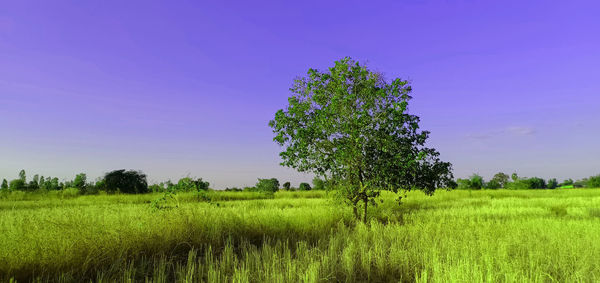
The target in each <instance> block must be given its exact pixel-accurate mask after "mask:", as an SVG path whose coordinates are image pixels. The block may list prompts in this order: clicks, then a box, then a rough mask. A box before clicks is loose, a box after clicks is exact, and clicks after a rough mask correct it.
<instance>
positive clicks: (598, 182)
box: [587, 175, 600, 188]
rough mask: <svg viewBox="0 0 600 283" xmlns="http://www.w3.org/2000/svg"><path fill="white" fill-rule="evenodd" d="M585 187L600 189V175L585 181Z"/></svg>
mask: <svg viewBox="0 0 600 283" xmlns="http://www.w3.org/2000/svg"><path fill="white" fill-rule="evenodd" d="M587 187H590V188H600V175H596V176H592V177H590V178H589V179H588V181H587Z"/></svg>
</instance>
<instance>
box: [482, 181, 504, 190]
mask: <svg viewBox="0 0 600 283" xmlns="http://www.w3.org/2000/svg"><path fill="white" fill-rule="evenodd" d="M501 187H502V185H500V183H499V182H498V181H497V180H495V179H492V180H490V181H489V182H487V183H486V184H485V188H486V189H490V190H497V189H499V188H501Z"/></svg>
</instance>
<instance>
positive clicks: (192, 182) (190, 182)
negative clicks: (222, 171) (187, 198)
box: [175, 177, 210, 192]
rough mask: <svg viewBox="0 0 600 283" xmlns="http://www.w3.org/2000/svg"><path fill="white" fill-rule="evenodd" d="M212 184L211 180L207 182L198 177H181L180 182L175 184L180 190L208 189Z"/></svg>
mask: <svg viewBox="0 0 600 283" xmlns="http://www.w3.org/2000/svg"><path fill="white" fill-rule="evenodd" d="M209 186H210V183H209V182H205V181H203V180H202V178H198V179H192V178H190V177H185V178H181V179H179V182H177V185H175V187H176V189H177V190H180V191H197V192H200V191H206V190H208V187H209Z"/></svg>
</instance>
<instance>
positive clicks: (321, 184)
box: [312, 177, 325, 190]
mask: <svg viewBox="0 0 600 283" xmlns="http://www.w3.org/2000/svg"><path fill="white" fill-rule="evenodd" d="M312 184H313V190H324V189H325V181H324V180H321V178H319V177H315V178H314V179H313V180H312Z"/></svg>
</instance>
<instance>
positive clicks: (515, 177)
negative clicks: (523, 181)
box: [510, 173, 519, 182]
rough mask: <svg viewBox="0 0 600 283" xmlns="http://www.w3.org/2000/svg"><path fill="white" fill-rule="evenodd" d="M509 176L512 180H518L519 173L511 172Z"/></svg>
mask: <svg viewBox="0 0 600 283" xmlns="http://www.w3.org/2000/svg"><path fill="white" fill-rule="evenodd" d="M510 178H511V179H512V180H513V182H516V181H517V180H519V175H517V173H512V175H511V176H510Z"/></svg>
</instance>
